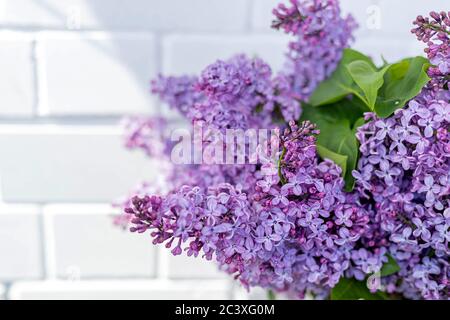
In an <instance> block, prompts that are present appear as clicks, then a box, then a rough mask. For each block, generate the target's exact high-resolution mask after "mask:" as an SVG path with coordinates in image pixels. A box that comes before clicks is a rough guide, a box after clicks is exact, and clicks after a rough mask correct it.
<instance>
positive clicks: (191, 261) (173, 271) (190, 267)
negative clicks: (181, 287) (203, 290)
mask: <svg viewBox="0 0 450 320" xmlns="http://www.w3.org/2000/svg"><path fill="white" fill-rule="evenodd" d="M168 254H169V253H168ZM169 255H170V254H169ZM168 262H169V277H170V278H174V279H183V278H185V279H188V278H189V279H202V278H205V279H213V278H224V277H225V276H226V274H225V273H224V272H221V271H220V270H219V268H218V265H217V264H216V263H215V262H213V261H207V260H205V259H202V258H201V257H197V258H194V257H188V256H185V255H181V256H176V257H174V256H172V255H170V257H169V258H168Z"/></svg>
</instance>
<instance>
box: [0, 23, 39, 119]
mask: <svg viewBox="0 0 450 320" xmlns="http://www.w3.org/2000/svg"><path fill="white" fill-rule="evenodd" d="M0 70H2V72H1V73H0V87H1V88H2V94H1V96H0V104H1V107H0V118H2V117H4V118H7V117H24V116H26V117H30V116H32V114H33V108H34V103H35V90H34V68H33V42H32V39H31V38H30V37H27V36H25V35H23V34H22V33H18V32H4V31H3V32H0Z"/></svg>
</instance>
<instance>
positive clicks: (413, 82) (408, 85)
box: [375, 57, 430, 118]
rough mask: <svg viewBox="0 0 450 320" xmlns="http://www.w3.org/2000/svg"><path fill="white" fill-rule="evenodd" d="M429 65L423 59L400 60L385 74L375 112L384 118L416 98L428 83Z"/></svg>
mask: <svg viewBox="0 0 450 320" xmlns="http://www.w3.org/2000/svg"><path fill="white" fill-rule="evenodd" d="M429 66H430V63H429V61H428V60H427V59H425V58H423V57H416V58H411V59H405V60H402V61H400V62H398V63H396V64H393V65H392V66H391V67H390V68H389V70H388V71H387V72H386V74H385V77H384V85H383V86H382V87H381V89H380V91H379V94H378V95H379V97H378V100H377V103H376V106H375V112H376V113H377V115H378V116H379V117H382V118H386V117H389V116H390V115H392V114H393V113H394V111H395V110H397V109H398V108H402V107H404V106H405V104H406V103H407V102H408V101H409V100H411V99H412V98H414V97H415V96H417V95H418V94H419V93H420V92H421V91H422V89H423V87H424V86H425V85H426V84H427V83H428V81H430V78H429V77H428V74H427V69H428V67H429Z"/></svg>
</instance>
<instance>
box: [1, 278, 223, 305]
mask: <svg viewBox="0 0 450 320" xmlns="http://www.w3.org/2000/svg"><path fill="white" fill-rule="evenodd" d="M230 292H231V291H230V284H229V282H228V281H211V280H209V281H177V282H170V281H161V280H155V281H115V280H113V281H75V282H71V281H45V282H18V283H14V284H13V285H12V286H11V289H10V291H9V294H8V298H10V299H13V300H21V299H22V300H26V299H30V300H35V299H43V300H47V299H56V300H65V299H70V300H72V299H73V300H77V299H87V300H91V299H101V300H107V299H111V300H117V299H120V300H122V299H123V300H128V299H129V300H184V299H185V300H198V299H200V300H221V299H229V298H230V297H231V294H230Z"/></svg>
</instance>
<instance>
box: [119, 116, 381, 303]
mask: <svg viewBox="0 0 450 320" xmlns="http://www.w3.org/2000/svg"><path fill="white" fill-rule="evenodd" d="M315 133H317V132H316V131H315V130H314V127H313V126H312V125H310V124H308V123H304V124H303V125H302V126H300V127H297V126H296V125H295V124H294V123H293V122H292V123H291V124H290V128H289V129H286V130H285V132H284V134H283V135H282V136H281V137H279V138H278V139H279V140H280V141H279V145H280V146H281V147H280V149H279V150H278V151H277V154H276V155H278V154H280V153H281V154H283V156H282V161H281V164H280V166H277V165H276V164H275V163H274V161H273V160H271V159H275V158H276V157H275V158H272V157H269V158H268V159H267V161H266V162H264V164H263V165H262V167H261V168H260V170H259V171H257V172H255V176H256V177H259V180H258V181H257V182H256V184H255V185H256V188H255V190H254V192H247V193H245V192H243V191H242V190H241V188H240V187H236V186H233V185H231V184H228V183H222V184H217V185H212V186H210V187H200V186H192V185H189V186H187V185H185V186H182V187H180V188H178V189H176V190H175V191H173V192H171V193H169V195H168V196H166V197H160V196H144V197H142V196H141V197H139V196H137V197H135V198H133V200H132V201H131V204H130V205H129V206H128V207H127V208H126V209H125V212H126V214H130V215H132V216H133V218H132V220H131V223H132V225H133V226H132V228H131V230H132V231H135V232H145V231H147V230H150V231H151V235H152V237H153V238H154V243H155V244H156V243H166V247H167V248H172V253H173V254H175V255H178V254H181V253H182V252H183V251H185V252H186V253H187V255H189V256H191V255H194V256H198V255H199V254H200V252H202V254H203V256H204V257H205V258H207V259H209V260H211V259H213V258H214V259H215V260H217V262H218V263H219V265H220V266H221V268H222V269H223V270H225V271H227V272H229V273H231V274H234V275H235V277H236V278H237V279H239V280H240V281H241V283H243V284H244V285H245V286H261V287H264V288H271V289H275V290H278V291H287V292H290V293H293V294H295V295H297V296H300V297H303V296H304V294H305V292H307V291H308V292H312V293H314V294H315V295H317V296H318V297H326V296H327V295H328V293H329V289H330V288H332V287H333V286H335V285H336V283H337V282H338V281H339V279H340V278H341V277H342V276H344V275H345V274H346V273H347V274H349V275H353V276H355V277H357V278H359V279H363V278H364V277H365V275H366V274H369V273H371V272H378V271H379V270H380V269H381V266H382V264H383V262H385V261H386V260H387V258H386V256H385V251H384V250H383V249H381V250H379V249H375V250H370V249H369V250H366V249H364V248H363V244H362V241H366V240H365V239H366V237H367V235H369V234H371V228H372V227H371V225H370V220H371V219H370V216H371V214H372V213H371V212H369V211H366V210H363V209H361V208H360V207H361V206H360V204H358V199H356V198H355V197H354V196H351V195H346V194H345V193H344V192H343V184H344V183H343V180H342V178H341V177H340V174H341V170H340V168H339V167H338V166H336V165H335V164H334V163H332V162H331V161H328V160H327V161H324V162H321V163H319V162H318V160H317V159H318V158H317V154H316V150H315V137H314V134H315ZM275 139H276V138H275ZM279 168H280V169H279ZM279 170H281V172H280V171H279ZM280 173H281V177H282V178H281V179H280V175H279V174H280ZM282 180H283V181H284V183H283V182H282Z"/></svg>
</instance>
